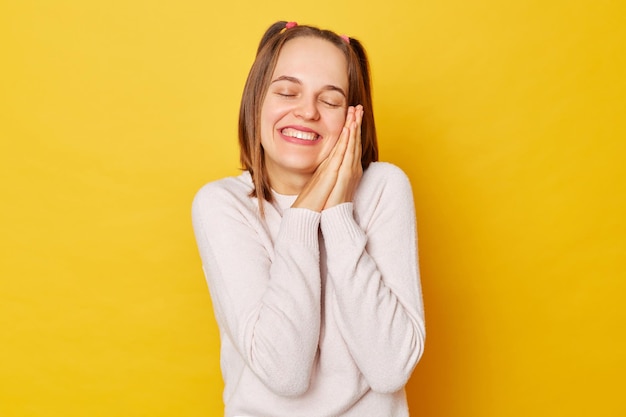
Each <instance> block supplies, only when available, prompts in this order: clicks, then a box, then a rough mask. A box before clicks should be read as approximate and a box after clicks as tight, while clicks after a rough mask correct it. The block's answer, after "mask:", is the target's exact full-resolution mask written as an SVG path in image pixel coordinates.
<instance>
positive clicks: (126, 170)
mask: <svg viewBox="0 0 626 417" xmlns="http://www.w3.org/2000/svg"><path fill="white" fill-rule="evenodd" d="M260 4H265V5H264V6H260ZM278 19H286V20H297V21H300V22H302V23H313V24H318V25H321V26H324V27H328V28H331V29H335V30H337V31H338V32H340V33H347V34H350V35H354V36H355V37H359V38H360V39H361V40H362V41H363V42H364V43H365V45H366V46H367V47H368V49H369V52H370V55H371V60H372V67H373V73H374V85H375V105H376V111H377V121H378V125H379V129H380V138H381V139H380V142H381V143H380V147H381V154H382V158H383V159H384V160H387V161H391V162H393V163H395V164H397V165H399V166H401V167H402V168H403V169H404V170H405V171H406V172H407V173H408V174H409V176H410V178H411V180H412V183H413V186H414V191H415V197H416V208H417V213H418V216H419V226H420V242H421V261H422V270H423V286H424V296H425V303H426V308H427V325H428V338H427V348H426V353H425V356H424V358H423V360H422V362H421V363H420V364H419V365H418V368H417V370H416V372H415V374H414V377H413V378H412V380H411V382H410V385H409V389H408V392H409V397H410V406H411V410H412V415H414V416H431V417H474V416H475V417H491V416H493V417H502V416H508V417H511V416H530V415H532V416H537V415H539V416H568V417H571V416H622V415H624V414H625V413H626V401H625V400H624V399H623V398H624V396H623V390H624V373H625V372H626V359H625V358H626V354H625V352H626V336H624V323H626V312H625V309H624V308H623V307H622V304H623V301H622V299H623V298H624V295H625V293H626V281H625V280H624V278H626V261H625V258H626V241H625V240H626V238H625V236H626V225H625V224H626V221H625V220H624V217H625V214H626V197H625V194H626V168H625V166H626V145H625V141H626V122H625V121H624V119H625V114H624V102H625V101H626V83H625V81H624V74H626V59H625V58H624V57H625V53H624V51H626V29H625V27H626V7H625V6H624V3H623V2H618V1H609V0H583V1H578V2H571V1H566V0H555V1H551V2H545V1H538V0H529V1H523V2H503V1H496V0H479V1H469V2H467V1H462V0H443V1H433V2H425V1H415V0H402V1H397V2H391V3H390V2H380V1H374V0H364V1H360V2H352V3H350V2H337V1H330V0H320V1H318V2H315V3H303V2H294V1H275V2H271V6H269V5H268V4H266V3H263V2H258V1H253V0H247V1H243V2H223V3H220V4H217V3H216V2H211V1H200V0H194V1H192V0H177V1H174V0H169V1H168V0H162V1H148V0H123V1H122V0H113V1H111V0H109V1H101V0H100V1H83V0H55V1H34V0H21V1H17V0H8V1H3V2H2V3H1V4H0V52H1V55H0V56H1V58H0V59H1V60H2V61H3V62H2V64H1V65H0V75H1V76H0V97H1V98H0V100H1V102H0V106H1V108H0V138H1V141H2V142H1V147H0V173H1V196H2V201H1V205H0V214H1V216H0V235H1V238H0V253H1V261H0V279H1V281H0V326H1V327H0V328H1V330H0V375H1V378H0V416H2V417H4V416H8V417H32V416H46V417H48V416H50V417H51V416H59V417H61V416H62V417H73V416H76V417H78V416H80V417H85V416H89V417H100V416H102V417H105V416H106V417H112V416H124V417H135V416H151V417H154V416H172V417H174V416H176V417H178V416H218V415H219V414H220V412H221V393H220V390H221V384H222V383H221V378H220V375H219V364H218V347H219V342H218V339H217V332H216V327H215V322H214V319H213V316H212V311H211V305H210V300H209V296H208V292H207V290H206V286H205V283H204V278H203V276H202V272H201V269H200V262H199V258H198V255H197V253H196V248H195V243H194V240H193V235H192V230H191V224H190V216H189V208H190V203H191V199H192V197H193V194H194V192H195V191H196V190H197V189H198V188H199V187H200V186H201V185H202V184H203V183H205V182H207V181H210V180H213V179H217V178H220V177H223V176H226V175H231V174H236V173H237V172H238V171H237V168H238V153H237V147H236V138H235V134H236V117H237V111H238V101H239V97H240V92H241V89H242V86H243V83H244V79H245V75H246V73H247V70H248V68H249V65H250V63H251V62H252V58H253V54H254V50H255V48H256V43H257V40H258V39H259V37H260V35H261V34H262V32H263V30H264V29H265V28H266V27H267V26H268V25H269V24H270V23H272V22H273V21H274V20H278Z"/></svg>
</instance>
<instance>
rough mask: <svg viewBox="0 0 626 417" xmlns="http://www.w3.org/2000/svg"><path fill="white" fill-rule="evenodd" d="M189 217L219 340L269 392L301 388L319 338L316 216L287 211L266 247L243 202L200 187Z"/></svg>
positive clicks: (289, 393)
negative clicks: (225, 339) (226, 342)
mask: <svg viewBox="0 0 626 417" xmlns="http://www.w3.org/2000/svg"><path fill="white" fill-rule="evenodd" d="M246 198H247V196H246ZM192 219H193V226H194V232H195V235H196V240H197V243H198V248H199V251H200V256H201V259H202V264H203V268H204V272H205V275H206V277H207V282H208V285H209V290H210V292H211V298H212V301H213V306H214V310H215V314H216V319H217V321H218V323H219V325H220V328H221V331H222V333H223V335H222V337H224V336H226V337H229V338H230V340H231V341H232V343H233V344H234V346H235V347H236V349H237V350H238V351H239V353H240V355H241V356H242V357H243V358H244V360H245V362H246V363H247V365H248V367H249V368H251V369H252V371H253V372H254V373H255V374H256V375H257V376H258V377H259V379H260V380H261V381H263V383H264V384H265V385H266V386H267V387H268V388H269V389H270V390H272V391H273V392H275V393H277V394H279V395H285V396H293V395H299V394H301V393H303V392H305V391H306V390H307V389H308V386H309V381H310V376H311V372H312V367H313V363H314V360H315V355H316V352H317V345H318V340H319V328H320V292H321V289H320V272H319V240H318V231H319V222H320V214H319V213H316V212H313V211H310V210H306V209H288V210H286V211H285V213H284V215H283V218H282V222H281V224H280V229H279V233H278V236H277V237H276V239H275V242H273V247H272V242H269V241H268V240H269V237H268V236H267V235H265V236H263V234H262V233H259V231H258V230H259V228H260V229H262V228H263V227H262V226H261V223H260V219H259V218H258V216H257V215H256V213H254V212H253V210H250V208H249V206H246V205H245V204H242V202H241V201H239V200H238V199H237V198H235V197H234V196H232V195H231V194H229V193H228V192H227V191H226V190H223V189H219V188H218V189H215V187H214V188H210V187H205V188H204V189H202V190H201V191H200V192H199V193H198V194H197V195H196V198H195V199H194V202H193V206H192Z"/></svg>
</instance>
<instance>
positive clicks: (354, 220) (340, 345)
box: [192, 162, 425, 417]
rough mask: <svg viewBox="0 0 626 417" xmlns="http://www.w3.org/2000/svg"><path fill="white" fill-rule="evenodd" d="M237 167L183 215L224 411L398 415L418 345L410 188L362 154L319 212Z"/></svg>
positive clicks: (261, 415) (421, 333)
mask: <svg viewBox="0 0 626 417" xmlns="http://www.w3.org/2000/svg"><path fill="white" fill-rule="evenodd" d="M252 188H253V185H252V180H251V177H250V175H249V173H248V172H244V173H243V174H241V175H240V176H238V177H230V178H225V179H222V180H219V181H215V182H212V183H209V184H207V185H205V186H204V187H203V188H202V189H200V191H199V192H198V194H197V195H196V197H195V199H194V202H193V209H192V218H193V226H194V231H195V235H196V240H197V243H198V248H199V251H200V256H201V258H202V264H203V268H204V272H205V276H206V278H207V282H208V286H209V290H210V292H211V297H212V300H213V307H214V310H215V317H216V319H217V323H218V325H219V329H220V338H221V368H222V374H223V378H224V382H225V389H224V394H223V398H224V403H225V406H226V416H227V417H234V416H246V417H247V416H251V417H339V416H342V417H353V416H354V417H404V416H408V408H407V403H406V396H405V392H404V385H405V384H406V382H407V380H408V379H409V377H410V375H411V372H412V371H413V368H414V367H415V365H416V363H417V361H418V360H419V358H420V356H421V354H422V351H423V347H424V337H425V328H424V313H423V305H422V295H421V287H420V281H419V267H418V258H417V239H416V236H417V235H416V226H415V214H414V207H413V197H412V192H411V186H410V183H409V181H408V179H407V177H406V175H405V174H404V173H403V172H402V171H401V170H400V169H399V168H397V167H395V166H394V165H391V164H388V163H380V162H377V163H372V164H371V165H370V166H369V168H368V169H367V170H366V171H365V172H364V173H363V177H362V179H361V182H360V184H359V187H358V189H357V192H356V195H355V198H354V203H344V204H341V205H338V206H335V207H332V208H330V209H326V210H324V211H323V212H322V213H318V212H315V211H311V210H308V209H303V208H290V206H291V205H292V204H293V202H294V201H295V199H296V196H286V195H279V194H276V193H274V197H275V199H276V200H275V201H274V203H272V204H270V203H267V202H265V219H262V218H261V217H260V216H259V213H258V207H257V199H256V198H251V197H250V196H249V195H250V192H251V191H252Z"/></svg>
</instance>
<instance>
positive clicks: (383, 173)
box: [361, 162, 411, 192]
mask: <svg viewBox="0 0 626 417" xmlns="http://www.w3.org/2000/svg"><path fill="white" fill-rule="evenodd" d="M361 185H362V187H363V188H365V189H373V190H374V189H378V190H381V191H383V190H391V191H401V192H406V191H409V192H410V190H411V184H410V181H409V177H408V176H407V175H406V174H405V173H404V171H402V169H400V168H399V167H398V166H396V165H394V164H391V163H389V162H372V163H371V164H370V165H369V167H367V169H366V170H365V171H364V172H363V177H362V179H361Z"/></svg>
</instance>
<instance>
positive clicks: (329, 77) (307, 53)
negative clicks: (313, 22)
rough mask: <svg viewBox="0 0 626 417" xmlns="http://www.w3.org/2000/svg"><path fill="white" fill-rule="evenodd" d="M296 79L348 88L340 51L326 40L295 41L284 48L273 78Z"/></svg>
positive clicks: (343, 56) (343, 60)
mask: <svg viewBox="0 0 626 417" xmlns="http://www.w3.org/2000/svg"><path fill="white" fill-rule="evenodd" d="M281 76H290V77H295V78H298V79H299V80H301V81H302V82H303V83H307V84H308V83H311V84H316V83H320V84H323V85H328V84H332V85H337V86H339V87H342V88H344V89H347V87H348V63H347V61H346V57H345V55H344V54H343V51H341V49H339V48H337V47H336V46H335V45H333V44H332V43H330V42H329V41H327V40H324V39H320V38H314V37H300V38H295V39H292V40H290V41H288V42H287V43H285V45H284V46H283V48H282V50H281V51H280V54H279V55H278V60H277V62H276V67H275V68H274V73H273V74H272V79H275V78H277V77H281Z"/></svg>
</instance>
